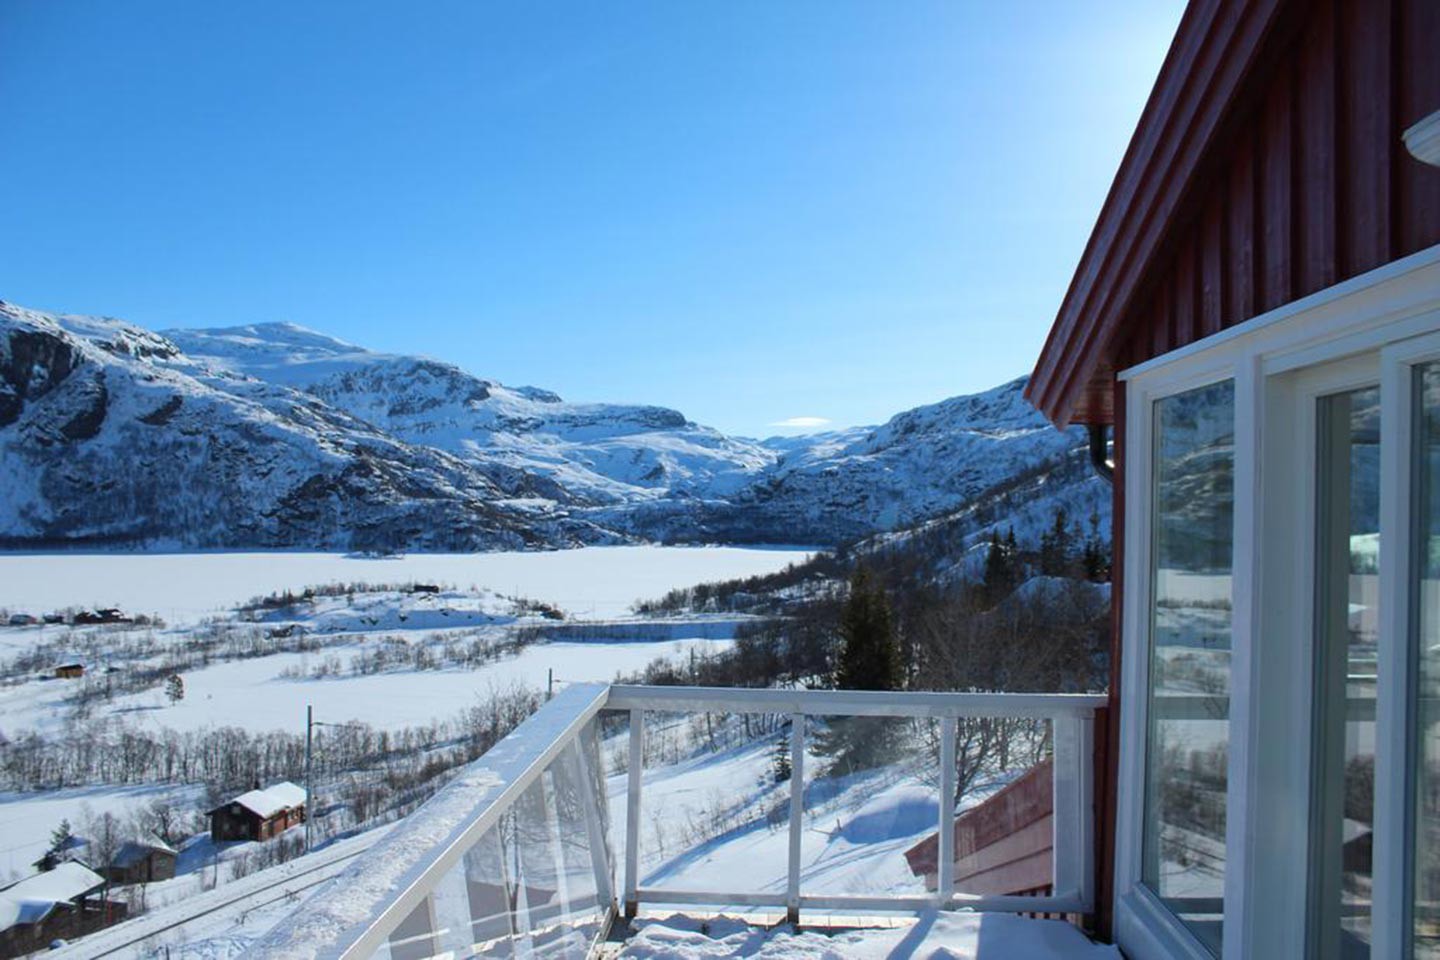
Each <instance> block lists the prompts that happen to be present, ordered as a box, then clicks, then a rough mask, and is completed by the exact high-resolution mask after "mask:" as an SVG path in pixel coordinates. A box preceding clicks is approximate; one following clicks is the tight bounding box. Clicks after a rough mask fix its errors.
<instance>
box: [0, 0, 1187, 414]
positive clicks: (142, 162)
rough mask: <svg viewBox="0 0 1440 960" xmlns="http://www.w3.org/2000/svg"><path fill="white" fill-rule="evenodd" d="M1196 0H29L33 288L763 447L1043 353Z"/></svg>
mask: <svg viewBox="0 0 1440 960" xmlns="http://www.w3.org/2000/svg"><path fill="white" fill-rule="evenodd" d="M1181 7H1182V4H1181V3H1179V2H1176V0H1116V2H1111V3H1104V2H1099V0H1094V2H1091V0H1074V2H1062V0H1053V2H1038V3H1037V2H1023V0H1022V2H1013V3H1002V4H996V3H979V2H977V3H971V2H960V0H951V2H942V3H924V2H906V3H890V2H881V0H872V2H866V3H852V2H843V0H825V2H798V0H794V2H792V0H769V2H747V0H725V2H720V0H715V2H707V3H701V2H698V0H695V2H689V0H686V2H680V0H666V2H660V3H642V2H631V0H624V2H620V0H615V2H607V3H593V2H583V3H580V2H577V3H573V4H570V3H563V4H562V3H547V2H535V3H500V2H478V0H477V2H468V0H467V2H438V0H427V2H414V3H400V2H395V3H358V2H344V3H341V2H335V3H305V4H292V3H289V2H284V3H278V2H277V3H272V2H246V3H226V4H211V3H193V2H189V0H177V2H155V0H127V2H125V3H113V2H100V0H96V2H79V0H3V3H0V131H3V133H4V139H5V147H4V149H3V151H0V210H3V211H4V218H5V227H4V229H3V230H0V298H4V299H7V300H11V301H14V302H16V303H21V304H24V305H26V306H33V307H39V308H43V309H53V310H60V311H65V312H75V313H101V314H108V315H112V316H119V317H123V318H125V319H128V320H132V321H134V322H136V323H139V324H142V325H144V326H148V327H154V328H164V327H168V326H224V325H232V324H240V323H254V322H262V321H271V320H290V321H293V322H296V323H300V324H303V325H305V326H308V327H313V328H315V329H317V330H321V331H324V332H327V333H330V334H333V335H335V336H339V337H342V338H345V339H348V340H353V341H355V342H358V343H361V344H364V345H366V346H370V347H372V348H375V349H380V350H388V351H401V352H412V353H426V354H430V355H434V356H438V357H441V358H443V359H446V360H451V361H454V362H456V363H459V364H460V365H462V366H464V367H466V368H467V369H469V370H471V371H473V372H475V373H478V374H480V375H482V376H487V377H492V378H495V379H498V380H501V381H504V382H507V383H512V384H524V383H532V384H537V385H541V386H544V387H547V388H550V389H553V390H556V391H558V392H559V393H561V394H562V395H564V396H565V397H566V398H567V399H576V400H623V401H643V402H652V403H661V404H665V405H668V406H673V407H676V408H678V409H680V410H682V411H684V412H685V413H686V414H687V415H688V416H690V417H691V418H692V419H695V420H698V421H700V422H703V423H709V424H712V425H714V426H717V427H720V428H721V429H724V430H727V431H730V432H735V433H743V434H748V435H755V436H763V435H767V434H771V433H777V432H786V431H784V430H783V429H781V428H779V427H775V426H773V425H774V424H778V423H781V422H782V421H786V420H788V419H790V418H795V417H811V418H823V419H825V420H828V421H829V422H830V423H829V425H831V426H846V425H852V424H858V423H876V422H880V421H883V420H884V419H886V418H887V417H889V416H890V415H892V414H894V413H896V412H898V411H900V410H902V409H905V408H908V407H911V406H915V405H917V404H921V403H927V402H932V401H935V400H939V399H942V398H944V397H947V396H953V395H955V394H960V393H968V392H972V391H976V390H980V389H984V388H987V387H990V386H993V385H995V384H998V383H1000V382H1003V381H1004V380H1007V379H1009V378H1010V377H1013V376H1016V375H1018V374H1021V373H1024V372H1027V371H1028V370H1029V369H1030V366H1031V364H1032V363H1033V360H1034V356H1035V354H1036V352H1037V351H1038V350H1039V348H1040V345H1041V343H1042V342H1043V340H1044V336H1045V332H1046V330H1047V329H1048V327H1049V324H1050V321H1051V320H1052V319H1053V317H1054V315H1055V311H1056V309H1057V307H1058V306H1059V303H1060V300H1061V298H1062V297H1063V295H1064V292H1065V288H1066V285H1067V284H1068V282H1069V278H1070V274H1071V272H1072V271H1073V269H1074V267H1075V264H1076V261H1077V260H1078V258H1079V256H1080V253H1081V250H1082V249H1083V247H1084V244H1085V240H1086V238H1087V236H1088V235H1089V231H1090V228H1091V226H1092V225H1093V223H1094V219H1095V216H1096V214H1097V213H1098V212H1099V209H1100V205H1101V203H1102V201H1103V200H1104V196H1105V192H1106V190H1107V189H1108V187H1109V184H1110V180H1111V177H1112V176H1113V174H1114V171H1115V167H1116V166H1117V164H1118V163H1119V161H1120V158H1121V155H1122V154H1123V152H1124V149H1125V146H1126V144H1127V142H1128V140H1129V136H1130V132H1131V130H1132V129H1133V127H1134V124H1135V121H1136V120H1137V118H1138V117H1139V114H1140V110H1141V108H1142V106H1143V105H1144V101H1145V97H1146V95H1147V94H1148V92H1149V89H1150V86H1151V84H1152V83H1153V81H1154V78H1155V74H1156V72H1157V71H1158V69H1159V65H1160V62H1161V60H1162V58H1163V56H1164V53H1165V50H1166V47H1167V46H1168V44H1169V41H1170V38H1171V36H1172V35H1173V33H1174V30H1175V27H1176V25H1177V23H1178V22H1179V16H1180V11H1181Z"/></svg>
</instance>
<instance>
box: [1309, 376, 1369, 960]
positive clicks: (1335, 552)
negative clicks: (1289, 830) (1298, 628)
mask: <svg viewBox="0 0 1440 960" xmlns="http://www.w3.org/2000/svg"><path fill="white" fill-rule="evenodd" d="M1316 412H1317V415H1318V416H1317V423H1318V425H1319V431H1318V432H1319V435H1318V437H1317V444H1316V450H1317V456H1316V468H1317V469H1316V474H1317V476H1316V480H1317V492H1318V496H1317V498H1316V506H1317V517H1316V519H1317V523H1316V546H1317V553H1316V557H1317V564H1316V571H1315V575H1316V580H1315V588H1316V589H1315V595H1316V601H1317V602H1316V605H1315V612H1316V635H1315V646H1314V650H1315V681H1314V689H1315V697H1314V704H1315V709H1314V731H1315V741H1314V751H1313V754H1312V770H1313V772H1312V776H1311V782H1312V800H1311V821H1310V822H1311V824H1312V826H1311V842H1310V870H1309V871H1308V872H1309V878H1310V916H1309V923H1310V949H1309V955H1310V956H1311V957H1314V958H1316V960H1342V958H1344V960H1360V958H1364V957H1368V956H1370V928H1371V923H1370V889H1371V881H1372V871H1371V858H1372V846H1373V839H1372V833H1373V830H1374V823H1375V816H1374V807H1375V803H1374V801H1375V683H1376V675H1377V666H1378V662H1377V656H1376V654H1377V651H1378V641H1379V637H1380V623H1379V595H1380V577H1379V569H1378V558H1379V546H1380V542H1379V540H1380V534H1379V531H1380V390H1379V388H1378V387H1369V388H1366V389H1364V390H1355V391H1351V392H1348V393H1341V394H1335V395H1333V396H1329V397H1322V398H1321V399H1320V401H1319V406H1318V409H1317V411H1316Z"/></svg>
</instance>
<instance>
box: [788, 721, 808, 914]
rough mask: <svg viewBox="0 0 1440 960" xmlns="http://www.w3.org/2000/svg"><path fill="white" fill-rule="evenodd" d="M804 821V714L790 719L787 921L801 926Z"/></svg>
mask: <svg viewBox="0 0 1440 960" xmlns="http://www.w3.org/2000/svg"><path fill="white" fill-rule="evenodd" d="M804 817H805V714H803V713H792V714H791V715H790V870H789V873H788V874H787V877H788V879H787V881H786V884H785V919H786V920H787V921H789V922H790V923H799V922H800V835H801V831H802V829H803V827H804Z"/></svg>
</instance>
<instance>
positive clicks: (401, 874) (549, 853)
mask: <svg viewBox="0 0 1440 960" xmlns="http://www.w3.org/2000/svg"><path fill="white" fill-rule="evenodd" d="M1104 702H1105V701H1104V698H1103V697H1099V696H1087V695H1071V694H978V693H889V692H854V691H821V690H774V689H738V688H713V687H643V686H621V685H605V684H575V685H572V686H570V687H567V688H566V689H564V690H563V691H562V692H561V693H559V694H558V695H557V696H556V697H555V698H554V699H553V700H551V701H550V702H549V703H547V704H545V706H544V707H543V708H542V709H541V710H540V711H539V712H537V713H536V714H535V715H534V716H532V717H531V718H530V719H528V720H527V721H525V723H523V724H521V726H520V727H518V728H517V729H516V730H515V731H514V732H513V733H511V734H510V735H509V736H508V737H506V738H505V739H504V740H502V741H501V742H500V743H499V744H497V745H496V746H495V747H494V748H493V749H491V750H490V751H489V752H488V753H486V754H485V756H483V757H481V758H480V759H479V760H477V761H475V762H474V763H473V764H471V765H470V766H468V767H467V768H466V769H465V770H464V771H463V772H462V774H461V775H460V776H458V777H457V778H456V779H455V780H454V781H453V782H451V783H450V784H449V785H447V786H446V787H445V788H444V789H443V790H441V791H440V793H438V794H437V795H436V796H435V797H433V798H432V799H431V800H430V801H429V802H427V803H426V804H425V805H424V806H422V807H421V808H420V809H419V810H417V811H416V812H415V813H414V814H412V815H411V816H409V817H408V818H407V819H406V820H405V821H404V822H402V823H401V824H400V825H399V826H398V827H397V828H396V829H395V830H394V831H393V832H392V833H391V834H390V835H389V836H387V837H386V838H385V839H384V840H382V841H380V842H379V843H378V844H376V846H375V847H373V848H372V849H371V850H369V851H367V852H366V854H364V855H363V856H362V857H361V858H360V859H358V860H357V861H356V862H355V863H354V864H353V865H352V866H351V867H350V868H349V869H347V870H346V872H345V873H343V874H342V875H341V876H339V877H337V878H336V879H335V880H334V881H332V882H331V883H330V884H329V885H328V886H327V887H325V888H323V889H322V890H321V891H320V892H319V893H317V894H316V895H315V896H314V897H312V898H311V899H310V900H309V901H307V902H306V903H304V904H303V905H300V906H299V907H297V909H296V911H295V913H294V914H292V915H291V916H290V917H289V918H288V919H287V920H286V921H284V922H283V923H282V924H280V925H279V926H278V927H277V928H276V929H275V930H273V931H272V932H271V933H270V934H269V935H268V936H267V937H265V938H264V939H263V940H262V941H261V942H260V943H259V944H257V946H256V948H255V953H256V954H257V955H261V956H265V957H277V958H302V957H303V958H312V957H335V958H341V957H343V958H371V957H381V958H384V957H388V958H390V960H423V958H430V957H440V956H454V957H468V956H481V957H491V956H494V957H505V956H530V955H536V956H565V957H570V956H574V957H584V956H586V955H587V954H588V953H589V952H590V951H591V950H592V949H593V947H594V945H595V943H596V942H598V941H599V940H601V939H603V938H604V936H605V934H606V932H607V931H608V929H609V927H610V924H611V922H612V921H613V920H614V918H615V917H616V916H617V915H618V914H619V912H620V910H621V909H623V911H624V912H625V913H627V914H631V915H633V914H634V912H635V911H636V910H637V909H638V908H639V906H640V905H641V904H647V903H648V904H675V905H682V904H688V905H700V906H708V907H713V908H717V909H721V908H735V907H773V908H777V909H781V908H783V909H784V910H785V912H786V913H787V914H788V915H789V916H790V917H791V918H792V919H798V917H799V915H800V914H801V913H802V912H803V911H806V910H828V911H835V910H839V911H844V912H845V913H849V914H864V913H880V912H886V911H914V910H921V909H934V908H937V907H938V908H941V909H956V908H967V909H972V910H987V911H1010V912H1025V913H1030V912H1036V913H1040V912H1044V913H1087V912H1090V910H1091V909H1092V906H1093V902H1094V891H1093V889H1092V877H1093V875H1094V869H1093V868H1094V861H1093V855H1094V854H1093V823H1094V814H1093V810H1092V796H1093V783H1092V771H1093V768H1094V757H1093V743H1094V729H1093V726H1094V717H1095V711H1096V710H1097V709H1098V708H1100V707H1102V706H1103V705H1104ZM614 710H619V711H626V712H628V713H629V718H630V723H629V743H628V770H627V790H626V811H625V812H626V820H625V823H626V829H625V843H624V847H623V851H622V856H621V857H620V858H617V857H616V856H615V855H614V853H613V850H612V845H611V842H610V838H609V835H608V834H609V830H608V823H609V816H608V811H607V806H606V789H605V777H604V775H603V771H602V769H601V756H600V744H599V740H600V737H599V724H600V715H601V712H602V711H614ZM647 712H653V713H663V714H673V713H691V714H697V713H725V714H763V715H777V714H779V715H785V716H788V717H789V718H790V721H791V722H790V725H789V726H790V735H789V753H790V767H791V771H790V779H789V805H788V807H789V809H788V812H789V820H788V842H789V847H788V878H787V883H786V885H785V889H784V890H783V891H781V890H778V889H776V890H768V891H767V890H760V889H749V890H734V889H730V890H727V889H714V890H694V889H686V890H682V889H676V888H674V887H673V886H672V887H666V886H644V885H642V877H641V863H640V846H641V844H640V841H639V837H640V828H641V823H642V820H641V817H642V812H643V809H644V806H643V805H644V791H643V789H642V788H643V786H644V769H645V764H644V759H645V736H646V733H645V731H646V722H645V715H646V714H647ZM807 717H824V718H834V717H882V718H883V717H892V718H894V717H903V718H924V719H925V720H927V721H933V722H935V723H937V724H938V727H939V757H938V766H939V770H938V773H937V776H936V777H935V778H934V782H935V789H937V790H938V791H939V797H940V798H946V797H950V798H953V797H954V796H955V794H956V777H957V765H956V730H957V724H958V723H959V721H960V720H961V719H966V720H969V719H973V718H1002V719H1009V718H1029V719H1033V720H1047V721H1049V723H1050V734H1051V737H1052V743H1053V759H1054V764H1053V769H1054V779H1053V798H1052V799H1053V820H1052V822H1053V862H1052V864H1051V871H1052V876H1053V884H1052V885H1051V892H1050V893H1049V895H1045V896H974V895H969V894H965V893H962V892H957V891H956V889H955V882H954V866H955V861H956V851H955V849H954V843H955V818H956V814H955V804H954V803H953V802H943V800H942V802H939V803H938V810H939V814H938V817H937V821H936V824H935V826H936V831H937V836H938V860H937V863H938V877H936V878H935V880H934V886H935V892H934V893H927V894H924V895H900V896H895V895H891V896H875V895H845V894H826V893H806V892H805V891H804V890H802V884H801V875H802V870H801V847H802V844H801V840H802V830H803V829H804V819H803V815H804V803H805V789H806V769H805V765H806V749H805V746H806V745H805V736H806V733H805V731H806V729H807V725H806V722H805V720H806V718H807ZM617 865H618V866H619V867H620V869H621V871H622V876H623V888H622V891H623V892H622V898H623V899H622V903H621V904H617V903H616V898H615V893H614V878H615V876H616V872H617Z"/></svg>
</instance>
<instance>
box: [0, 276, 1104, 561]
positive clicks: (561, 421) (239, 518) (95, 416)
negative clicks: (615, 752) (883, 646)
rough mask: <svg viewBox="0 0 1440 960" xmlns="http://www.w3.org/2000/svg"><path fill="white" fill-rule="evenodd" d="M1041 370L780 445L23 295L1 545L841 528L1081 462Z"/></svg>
mask: <svg viewBox="0 0 1440 960" xmlns="http://www.w3.org/2000/svg"><path fill="white" fill-rule="evenodd" d="M1023 385H1024V382H1023V380H1016V381H1012V382H1011V383H1008V384H1005V385H1003V386H1001V387H997V388H995V389H994V390H990V391H987V392H985V393H982V394H977V395H975V396H970V397H957V398H955V399H952V400H947V401H944V402H942V403H939V404H935V405H932V406H928V407H921V408H918V409H915V410H910V411H907V412H905V413H902V414H900V415H898V416H896V417H894V418H893V419H892V420H890V421H889V422H888V423H886V424H884V425H883V426H880V427H875V428H856V429H853V430H847V431H840V432H836V433H830V434H820V435H815V436H812V437H806V438H787V439H772V440H768V441H764V442H758V441H753V440H748V439H744V438H738V437H730V436H727V435H725V434H723V433H720V432H719V431H717V430H714V429H711V428H709V427H705V426H701V425H699V424H696V423H693V422H691V421H689V420H688V419H686V417H685V416H684V415H683V414H681V413H679V412H677V411H675V410H671V409H667V408H664V407H656V406H637V405H625V404H590V403H569V402H566V401H564V400H562V399H561V398H560V397H559V396H558V395H557V394H555V393H552V392H550V391H548V390H542V389H538V388H535V387H509V386H506V385H504V384H500V383H497V382H495V381H493V380H486V379H482V378H480V377H476V376H474V375H472V374H470V373H468V372H466V371H464V370H461V369H460V368H458V367H456V366H454V365H452V364H448V363H444V362H441V361H438V360H433V359H429V358H424V357H415V356H402V355H394V354H382V353H376V352H372V351H369V350H366V349H364V348H363V347H359V346H355V345H353V344H349V343H345V342H343V341H340V340H337V339H334V338H332V337H328V336H326V335H324V334H321V333H316V332H314V331H311V330H306V329H305V328H303V327H298V326H295V325H293V324H259V325H254V326H245V327H232V328H225V329H215V330H171V331H166V332H164V333H158V334H157V333H153V332H150V331H147V330H144V329H142V328H140V327H136V326H133V325H131V324H128V323H125V322H122V321H119V320H113V319H109V318H97V317H79V316H69V315H55V314H48V313H43V312H41V311H36V310H27V309H25V308H22V307H17V306H15V305H12V304H6V303H4V302H3V301H0V543H6V544H10V545H27V544H28V545H45V544H52V545H59V544H69V543H91V544H96V543H111V544H117V545H120V544H127V545H144V544H150V545H155V544H172V545H175V546H182V547H239V546H276V547H278V546H292V547H294V546H310V547H317V548H319V547H324V548H341V549H347V548H348V549H354V548H370V547H373V548H393V549H399V548H413V549H485V548H497V547H515V546H565V545H574V544H582V543H594V542H608V541H615V540H623V539H630V538H644V539H654V540H663V541H682V542H683V541H711V542H723V541H730V542H792V543H798V542H804V543H817V544H823V543H837V542H840V541H843V540H848V539H853V538H856V537H861V536H866V535H870V534H873V533H876V532H880V531H886V530H892V529H898V528H903V527H908V526H911V525H914V524H916V523H918V522H920V521H923V520H926V519H927V518H930V517H934V516H937V515H941V514H946V513H953V512H954V511H956V510H963V509H965V508H966V507H967V505H971V504H973V503H974V502H975V501H976V499H977V498H980V497H983V496H985V495H986V493H987V491H992V490H995V489H997V488H1001V487H1003V486H1004V485H1005V484H1006V483H1007V482H1009V481H1010V480H1011V479H1012V478H1015V477H1017V476H1022V475H1024V476H1036V475H1040V476H1043V475H1044V474H1045V473H1046V472H1047V471H1049V470H1051V469H1053V468H1054V467H1055V466H1056V465H1057V464H1059V463H1061V462H1062V461H1064V460H1065V459H1066V457H1071V458H1072V459H1073V453H1074V451H1075V449H1076V448H1077V447H1078V446H1079V445H1081V444H1082V443H1083V442H1084V438H1083V436H1081V435H1079V434H1078V433H1076V432H1074V431H1072V432H1069V433H1060V432H1057V431H1055V430H1053V429H1052V428H1050V427H1049V425H1048V424H1047V423H1046V422H1045V421H1044V419H1043V418H1042V417H1041V416H1040V415H1039V414H1038V413H1036V412H1035V411H1034V410H1033V409H1032V408H1030V407H1029V406H1028V404H1026V403H1025V401H1024V400H1023V398H1022V397H1021V392H1022V388H1023Z"/></svg>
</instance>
